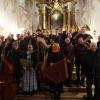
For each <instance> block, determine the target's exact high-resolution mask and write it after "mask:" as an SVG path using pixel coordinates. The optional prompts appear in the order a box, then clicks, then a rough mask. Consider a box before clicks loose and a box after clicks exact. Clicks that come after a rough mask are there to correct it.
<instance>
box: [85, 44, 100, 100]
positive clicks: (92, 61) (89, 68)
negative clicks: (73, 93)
mask: <svg viewBox="0 0 100 100" xmlns="http://www.w3.org/2000/svg"><path fill="white" fill-rule="evenodd" d="M98 53H99V52H98V51H97V45H96V43H91V44H90V49H89V50H88V52H87V54H86V59H85V75H86V84H87V87H86V90H87V100H92V99H93V95H92V85H93V83H94V81H95V84H94V85H95V91H94V92H95V98H96V99H95V100H99V99H98V98H97V95H98V93H97V92H98V91H100V90H98V89H97V87H100V86H99V84H100V74H99V73H100V72H99V71H100V57H98ZM98 65H99V66H98ZM98 82H99V83H98ZM99 93H100V92H99Z"/></svg>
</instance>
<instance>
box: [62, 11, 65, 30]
mask: <svg viewBox="0 0 100 100" xmlns="http://www.w3.org/2000/svg"><path fill="white" fill-rule="evenodd" d="M62 30H63V31H65V30H66V10H65V9H64V10H63V29H62Z"/></svg>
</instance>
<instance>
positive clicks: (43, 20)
mask: <svg viewBox="0 0 100 100" xmlns="http://www.w3.org/2000/svg"><path fill="white" fill-rule="evenodd" d="M42 27H43V29H47V22H46V5H45V4H42Z"/></svg>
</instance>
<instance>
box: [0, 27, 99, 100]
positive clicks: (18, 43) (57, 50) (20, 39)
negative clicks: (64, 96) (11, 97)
mask: <svg viewBox="0 0 100 100" xmlns="http://www.w3.org/2000/svg"><path fill="white" fill-rule="evenodd" d="M86 31H87V27H82V28H81V29H80V30H77V31H75V32H66V31H63V32H61V33H58V32H56V34H47V35H44V33H43V32H42V31H41V30H40V29H38V30H36V33H33V34H30V33H29V32H26V33H24V34H17V36H16V37H17V39H16V40H15V39H14V37H13V35H10V36H8V37H7V38H4V37H3V36H0V55H1V58H0V61H1V65H0V73H2V72H3V69H4V68H3V67H4V66H3V64H2V62H3V60H4V59H7V60H8V61H9V63H12V64H13V65H14V72H13V79H14V80H15V81H16V83H17V85H18V87H20V85H21V87H22V89H23V91H24V93H25V94H27V93H28V94H33V91H35V90H38V89H40V81H41V79H42V78H41V76H42V75H41V73H42V74H43V70H44V69H43V68H45V67H44V66H46V67H48V66H53V65H54V64H55V63H57V62H59V61H61V60H62V59H64V58H66V65H67V66H66V67H67V69H68V78H66V79H65V80H64V81H63V82H59V83H54V82H53V81H52V80H49V83H48V84H49V86H50V91H51V93H52V98H53V100H60V95H61V92H62V91H63V84H65V85H67V86H70V85H71V84H72V83H73V75H72V72H73V67H74V65H75V67H76V79H75V81H76V84H77V85H81V86H84V82H85V78H86V92H87V98H86V99H87V100H93V99H95V100H100V95H99V93H100V36H99V37H98V42H97V43H94V42H91V39H92V36H91V35H90V34H87V33H86ZM23 59H24V60H25V61H23V62H24V63H25V62H26V61H32V64H30V63H31V62H27V63H28V65H27V63H25V64H26V66H25V64H23V63H22V62H21V60H23ZM43 65H44V66H43ZM29 79H30V80H31V82H29V83H28V82H27V80H29ZM33 79H34V80H33ZM32 80H33V81H32ZM30 83H31V84H30ZM27 84H29V86H30V87H27ZM92 84H94V85H95V91H94V96H93V95H92Z"/></svg>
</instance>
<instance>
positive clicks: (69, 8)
mask: <svg viewBox="0 0 100 100" xmlns="http://www.w3.org/2000/svg"><path fill="white" fill-rule="evenodd" d="M71 7H72V3H71V2H68V11H67V12H68V21H67V25H68V31H70V29H71Z"/></svg>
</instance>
